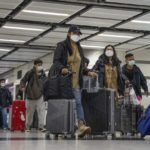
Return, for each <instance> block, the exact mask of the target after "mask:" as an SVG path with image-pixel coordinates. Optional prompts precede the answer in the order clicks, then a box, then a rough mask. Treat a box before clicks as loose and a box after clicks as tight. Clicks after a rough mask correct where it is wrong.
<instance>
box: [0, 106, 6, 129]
mask: <svg viewBox="0 0 150 150" xmlns="http://www.w3.org/2000/svg"><path fill="white" fill-rule="evenodd" d="M0 111H1V112H2V127H3V128H7V127H8V124H7V108H6V107H2V106H0Z"/></svg>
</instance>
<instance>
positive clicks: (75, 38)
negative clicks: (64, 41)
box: [71, 35, 80, 42]
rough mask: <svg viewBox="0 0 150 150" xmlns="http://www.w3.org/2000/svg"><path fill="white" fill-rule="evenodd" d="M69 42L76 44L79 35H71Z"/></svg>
mask: <svg viewBox="0 0 150 150" xmlns="http://www.w3.org/2000/svg"><path fill="white" fill-rule="evenodd" d="M71 40H72V41H74V42H78V41H79V40H80V36H79V35H71Z"/></svg>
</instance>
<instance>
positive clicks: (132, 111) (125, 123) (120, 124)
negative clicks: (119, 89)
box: [116, 95, 144, 135]
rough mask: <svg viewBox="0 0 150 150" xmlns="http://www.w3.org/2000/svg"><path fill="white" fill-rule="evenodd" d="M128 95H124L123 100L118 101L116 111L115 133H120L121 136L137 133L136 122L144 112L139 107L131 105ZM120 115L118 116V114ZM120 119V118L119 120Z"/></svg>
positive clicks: (141, 107) (142, 108)
mask: <svg viewBox="0 0 150 150" xmlns="http://www.w3.org/2000/svg"><path fill="white" fill-rule="evenodd" d="M132 102H133V100H131V99H130V96H129V95H125V97H124V99H121V100H119V104H118V106H117V109H118V110H116V117H118V118H116V123H117V126H116V131H121V132H122V133H123V134H127V133H131V134H132V135H134V134H135V133H138V130H137V122H138V120H139V118H140V116H141V115H142V113H143V111H144V107H143V106H141V105H135V104H133V103H132ZM119 113H120V114H119ZM119 117H120V118H119Z"/></svg>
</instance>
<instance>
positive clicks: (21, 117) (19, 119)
mask: <svg viewBox="0 0 150 150" xmlns="http://www.w3.org/2000/svg"><path fill="white" fill-rule="evenodd" d="M24 128H25V101H24V100H15V101H13V103H12V109H11V111H10V130H11V131H14V130H21V131H23V130H24Z"/></svg>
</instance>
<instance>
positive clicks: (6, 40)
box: [0, 39, 25, 43]
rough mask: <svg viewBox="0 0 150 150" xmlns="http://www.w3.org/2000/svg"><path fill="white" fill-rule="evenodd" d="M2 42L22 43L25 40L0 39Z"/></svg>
mask: <svg viewBox="0 0 150 150" xmlns="http://www.w3.org/2000/svg"><path fill="white" fill-rule="evenodd" d="M0 41H2V42H14V43H15V42H16V43H24V42H25V41H23V40H10V39H0Z"/></svg>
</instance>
